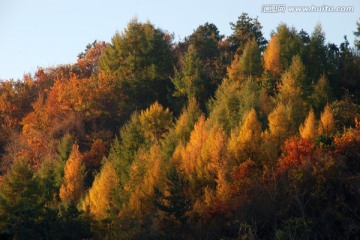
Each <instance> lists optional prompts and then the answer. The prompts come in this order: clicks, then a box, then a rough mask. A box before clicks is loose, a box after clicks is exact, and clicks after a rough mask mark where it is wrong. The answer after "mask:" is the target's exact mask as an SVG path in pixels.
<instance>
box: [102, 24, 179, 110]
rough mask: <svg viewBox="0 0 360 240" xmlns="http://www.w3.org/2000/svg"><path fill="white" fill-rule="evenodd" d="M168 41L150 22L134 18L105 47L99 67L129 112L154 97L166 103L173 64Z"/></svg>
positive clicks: (169, 41) (141, 107)
mask: <svg viewBox="0 0 360 240" xmlns="http://www.w3.org/2000/svg"><path fill="white" fill-rule="evenodd" d="M171 42H172V38H171V35H169V34H168V33H166V32H164V31H162V30H160V29H158V28H155V27H154V25H152V24H151V23H150V22H147V23H139V22H138V21H137V19H134V20H132V21H130V22H129V24H128V25H127V28H126V29H125V30H124V32H123V33H121V34H120V33H116V34H115V35H114V37H113V38H112V43H111V44H109V45H108V46H107V47H106V48H105V50H104V52H103V54H102V55H101V58H100V64H99V70H100V72H102V73H104V74H105V75H110V76H112V78H113V81H114V82H115V83H116V84H117V86H118V87H119V88H120V89H121V92H122V94H124V95H125V96H126V97H127V98H126V103H127V104H128V105H131V109H132V110H131V111H133V110H134V109H143V108H145V107H147V106H149V105H150V104H151V103H153V102H154V101H156V100H158V101H159V102H161V103H162V104H166V103H167V99H166V98H167V97H168V94H167V90H168V88H170V84H171V82H170V76H171V75H172V73H173V63H174V57H173V54H172V43H171ZM169 97H170V96H169Z"/></svg>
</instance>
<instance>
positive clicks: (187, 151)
mask: <svg viewBox="0 0 360 240" xmlns="http://www.w3.org/2000/svg"><path fill="white" fill-rule="evenodd" d="M207 125H208V124H207V122H206V121H205V117H204V116H201V117H200V118H199V120H198V122H197V123H196V124H195V126H194V130H193V131H192V132H191V135H190V140H189V142H188V143H187V144H186V145H185V146H184V145H179V146H178V147H177V148H176V150H175V152H174V155H173V159H174V162H175V164H177V165H178V166H179V169H180V171H183V172H184V177H185V178H186V179H187V180H189V184H190V187H191V191H192V192H193V194H194V196H195V197H196V196H199V195H201V194H202V191H203V190H204V189H205V187H208V188H209V189H212V190H215V189H216V184H217V183H216V178H217V176H218V172H219V170H220V169H221V168H222V166H224V164H225V156H226V144H227V136H226V134H225V132H224V131H223V130H222V128H221V127H220V126H219V125H217V124H214V125H213V126H211V128H210V129H209V130H208V129H207Z"/></svg>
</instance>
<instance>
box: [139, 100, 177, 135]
mask: <svg viewBox="0 0 360 240" xmlns="http://www.w3.org/2000/svg"><path fill="white" fill-rule="evenodd" d="M139 120H140V124H141V126H142V127H143V130H144V133H145V135H146V136H147V137H149V138H150V139H152V140H153V141H158V140H160V138H162V137H164V135H165V133H167V131H168V130H169V129H170V127H171V124H172V114H171V112H170V111H169V109H165V110H164V108H163V106H161V105H160V104H159V103H158V102H155V103H154V104H152V105H151V106H150V107H149V108H148V109H146V110H145V111H142V112H141V114H140V117H139Z"/></svg>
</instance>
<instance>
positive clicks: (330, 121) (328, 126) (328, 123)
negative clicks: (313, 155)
mask: <svg viewBox="0 0 360 240" xmlns="http://www.w3.org/2000/svg"><path fill="white" fill-rule="evenodd" d="M320 121H321V126H320V129H319V131H320V133H321V134H325V135H326V136H328V135H331V134H333V133H334V130H335V120H334V115H333V112H332V110H331V108H330V106H329V104H326V106H325V108H324V111H323V113H322V114H321V117H320Z"/></svg>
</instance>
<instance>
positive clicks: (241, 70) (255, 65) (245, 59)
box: [227, 39, 262, 81]
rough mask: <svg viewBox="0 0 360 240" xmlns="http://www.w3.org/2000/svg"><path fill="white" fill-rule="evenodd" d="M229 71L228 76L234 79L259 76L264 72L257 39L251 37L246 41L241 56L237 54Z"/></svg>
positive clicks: (239, 79) (241, 79) (240, 79)
mask: <svg viewBox="0 0 360 240" xmlns="http://www.w3.org/2000/svg"><path fill="white" fill-rule="evenodd" d="M227 71H228V77H229V79H230V80H232V81H244V80H245V79H247V78H249V77H252V78H254V79H256V78H258V77H259V75H260V74H261V72H262V62H261V56H260V51H259V48H258V46H257V43H256V41H255V39H251V40H249V41H248V42H247V43H246V45H245V49H244V51H243V54H242V55H241V56H239V55H237V54H236V55H235V58H234V60H233V62H232V63H231V66H230V67H229V68H228V69H227Z"/></svg>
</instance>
